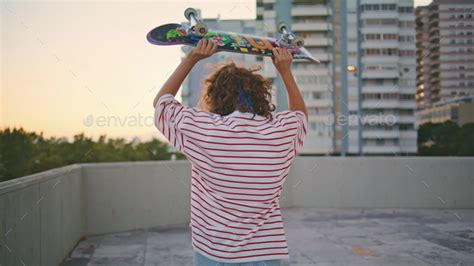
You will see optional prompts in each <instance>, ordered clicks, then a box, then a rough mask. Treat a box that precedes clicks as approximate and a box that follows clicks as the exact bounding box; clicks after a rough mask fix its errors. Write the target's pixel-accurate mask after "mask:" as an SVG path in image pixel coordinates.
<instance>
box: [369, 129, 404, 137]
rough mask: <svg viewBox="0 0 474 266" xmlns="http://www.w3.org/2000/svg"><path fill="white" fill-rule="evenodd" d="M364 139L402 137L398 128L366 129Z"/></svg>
mask: <svg viewBox="0 0 474 266" xmlns="http://www.w3.org/2000/svg"><path fill="white" fill-rule="evenodd" d="M362 137H363V138H364V139H394V138H396V139H398V138H400V131H398V130H383V129H380V130H374V129H371V130H364V131H362Z"/></svg>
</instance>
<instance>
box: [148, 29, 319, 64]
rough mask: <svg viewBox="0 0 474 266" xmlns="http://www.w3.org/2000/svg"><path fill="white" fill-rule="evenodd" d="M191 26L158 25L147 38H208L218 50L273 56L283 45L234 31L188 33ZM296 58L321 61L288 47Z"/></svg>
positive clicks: (174, 41) (190, 41)
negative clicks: (274, 49) (273, 50)
mask: <svg viewBox="0 0 474 266" xmlns="http://www.w3.org/2000/svg"><path fill="white" fill-rule="evenodd" d="M188 28H189V26H188V25H186V24H176V23H170V24H165V25H161V26H158V27H156V28H154V29H153V30H151V31H150V32H149V33H148V34H147V40H148V41H149V42H150V43H152V44H155V45H190V46H196V45H197V43H198V42H199V40H200V39H202V38H206V39H209V40H212V41H214V42H216V43H217V44H218V45H219V47H218V48H217V50H218V51H219V50H220V51H226V52H234V53H242V54H253V55H263V56H272V55H273V52H272V49H273V48H274V47H285V46H282V45H281V44H280V43H279V42H278V40H277V39H275V38H270V37H258V36H252V35H246V34H239V33H234V32H224V31H213V30H209V31H208V32H207V33H206V34H205V35H198V34H195V33H188V32H190V31H188ZM285 48H286V49H288V50H289V51H290V52H291V54H292V56H293V58H294V59H306V60H310V61H312V62H315V63H320V62H319V60H318V59H316V58H315V57H313V56H312V55H311V53H309V51H308V50H306V49H305V48H304V47H302V48H297V47H295V48H287V47H285Z"/></svg>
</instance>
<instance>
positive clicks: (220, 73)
mask: <svg viewBox="0 0 474 266" xmlns="http://www.w3.org/2000/svg"><path fill="white" fill-rule="evenodd" d="M260 69H261V68H260V67H256V68H255V67H254V68H245V67H238V66H237V65H236V64H235V63H234V62H230V63H227V64H224V65H223V66H222V67H220V68H218V69H217V70H216V71H215V72H214V73H213V74H211V75H210V76H209V77H207V78H206V79H205V81H204V90H203V91H202V94H201V97H200V99H199V103H198V106H199V107H200V108H201V109H203V110H206V111H209V112H212V113H215V114H220V115H222V116H224V115H228V114H230V113H232V112H234V111H235V110H239V111H240V112H251V113H253V114H254V116H253V117H255V115H260V116H264V117H266V118H267V119H268V118H269V119H270V120H271V119H272V118H273V117H272V113H271V112H272V111H274V110H275V105H274V104H272V103H271V102H272V94H271V89H272V82H271V81H270V80H268V79H267V78H265V77H263V76H262V75H260V74H256V73H254V72H256V71H258V70H260ZM253 117H252V118H253Z"/></svg>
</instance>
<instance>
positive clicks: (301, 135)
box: [291, 110, 308, 155]
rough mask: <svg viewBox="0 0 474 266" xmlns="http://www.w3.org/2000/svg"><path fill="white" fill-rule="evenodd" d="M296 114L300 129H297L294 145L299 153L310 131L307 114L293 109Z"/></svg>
mask: <svg viewBox="0 0 474 266" xmlns="http://www.w3.org/2000/svg"><path fill="white" fill-rule="evenodd" d="M291 113H293V114H294V116H295V119H296V122H297V123H296V124H297V125H298V129H297V130H296V135H295V139H294V142H293V144H294V145H293V147H294V149H295V153H296V154H297V155H298V154H299V153H300V151H301V148H302V147H303V144H304V141H305V139H306V135H307V132H308V130H307V129H308V121H307V118H306V115H305V113H304V112H303V111H300V110H297V111H291Z"/></svg>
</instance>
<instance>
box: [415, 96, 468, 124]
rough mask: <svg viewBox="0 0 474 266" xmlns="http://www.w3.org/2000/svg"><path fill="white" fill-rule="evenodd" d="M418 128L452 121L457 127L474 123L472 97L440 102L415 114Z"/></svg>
mask: <svg viewBox="0 0 474 266" xmlns="http://www.w3.org/2000/svg"><path fill="white" fill-rule="evenodd" d="M417 117H418V118H417V121H418V126H419V125H423V124H426V123H434V124H436V123H443V122H446V121H453V122H455V123H457V124H458V125H459V126H462V125H464V124H467V123H474V96H464V97H458V98H455V99H448V100H441V101H438V102H436V103H434V104H433V105H432V106H430V107H426V108H423V109H420V110H419V111H418V112H417Z"/></svg>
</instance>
